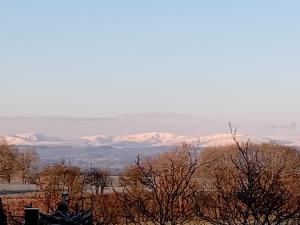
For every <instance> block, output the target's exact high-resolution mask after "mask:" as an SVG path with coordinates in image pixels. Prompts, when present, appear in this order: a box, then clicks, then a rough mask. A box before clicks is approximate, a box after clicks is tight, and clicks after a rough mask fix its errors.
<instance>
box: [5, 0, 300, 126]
mask: <svg viewBox="0 0 300 225" xmlns="http://www.w3.org/2000/svg"><path fill="white" fill-rule="evenodd" d="M299 37H300V2H299V1H296V0H295V1H279V0H278V1H275V0H272V1H271V0H270V1H268V0H265V1H261V0H257V1H253V0H252V1H241V0H237V1H224V0H219V1H200V0H197V1H196V0H195V1H188V0H187V1H174V0H173V1H167V0H165V1H163V0H157V1H150V0H149V1H140V0H139V1H138V0H137V1H130V0H127V1H124V0H120V1H74V0H72V1H61V0H56V1H55V0H51V1H6V2H5V1H1V4H0V78H1V80H0V81H1V88H0V103H1V111H0V116H25V117H27V116H79V117H89V116H91V117H97V116H111V115H119V114H131V113H145V112H172V113H180V114H193V115H205V116H212V117H222V118H228V120H230V119H232V118H243V117H245V118H246V117H251V118H253V117H256V118H260V119H264V118H265V119H270V118H271V119H272V118H274V119H284V120H291V121H294V120H297V119H298V118H297V117H298V116H299V114H300V104H299V97H300V88H299V86H300V74H299V72H300V70H299V68H300V64H299V60H300V57H299V56H300V41H299Z"/></svg>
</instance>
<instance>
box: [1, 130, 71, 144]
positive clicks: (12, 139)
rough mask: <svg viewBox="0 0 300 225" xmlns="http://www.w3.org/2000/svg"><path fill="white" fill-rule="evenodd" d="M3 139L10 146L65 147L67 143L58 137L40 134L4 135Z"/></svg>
mask: <svg viewBox="0 0 300 225" xmlns="http://www.w3.org/2000/svg"><path fill="white" fill-rule="evenodd" d="M1 137H2V139H3V140H4V141H5V142H6V143H7V144H10V145H64V144H66V141H65V140H63V139H61V138H57V137H48V136H45V135H43V134H40V133H24V134H16V135H2V136H1Z"/></svg>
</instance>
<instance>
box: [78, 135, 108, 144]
mask: <svg viewBox="0 0 300 225" xmlns="http://www.w3.org/2000/svg"><path fill="white" fill-rule="evenodd" d="M77 139H78V140H81V141H83V142H85V143H86V144H88V145H95V146H97V145H108V144H111V143H112V138H111V137H108V136H106V135H102V134H99V135H93V136H83V137H79V138H77Z"/></svg>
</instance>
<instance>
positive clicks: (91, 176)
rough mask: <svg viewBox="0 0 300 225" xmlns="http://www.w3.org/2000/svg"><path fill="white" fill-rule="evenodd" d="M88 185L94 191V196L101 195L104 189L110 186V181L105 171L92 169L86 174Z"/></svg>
mask: <svg viewBox="0 0 300 225" xmlns="http://www.w3.org/2000/svg"><path fill="white" fill-rule="evenodd" d="M87 181H89V182H88V184H89V185H90V186H91V187H92V188H93V189H95V194H96V195H99V194H103V192H104V189H105V188H107V187H109V186H110V185H111V182H112V181H111V179H110V176H109V172H108V171H106V170H101V169H98V168H92V169H91V171H90V172H88V179H87Z"/></svg>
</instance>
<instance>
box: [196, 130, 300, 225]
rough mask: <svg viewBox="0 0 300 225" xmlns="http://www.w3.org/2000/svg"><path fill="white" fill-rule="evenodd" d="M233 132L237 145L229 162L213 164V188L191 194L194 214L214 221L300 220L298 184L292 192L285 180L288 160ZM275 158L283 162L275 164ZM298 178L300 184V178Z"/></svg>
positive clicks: (260, 224)
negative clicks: (240, 137) (279, 157)
mask: <svg viewBox="0 0 300 225" xmlns="http://www.w3.org/2000/svg"><path fill="white" fill-rule="evenodd" d="M232 134H233V139H234V141H235V148H234V149H233V152H232V154H231V155H230V158H229V159H230V161H228V158H227V162H228V164H218V166H217V167H215V168H214V169H215V174H214V176H213V177H212V184H213V185H212V189H211V190H207V192H203V191H200V192H195V193H194V194H193V196H192V199H193V202H194V212H195V214H196V215H197V216H198V218H200V219H202V220H204V221H207V222H209V223H211V224H215V225H225V224H226V225H238V224H244V225H250V224H257V225H270V224H296V223H298V221H299V209H300V208H299V206H300V198H299V186H298V191H297V192H292V191H291V190H290V189H289V186H288V184H287V183H286V182H285V179H284V178H285V177H288V176H287V174H286V172H287V170H288V167H287V163H285V162H284V161H285V160H278V158H277V157H275V158H273V157H272V155H271V154H270V152H269V153H268V154H266V151H265V148H266V147H265V146H264V145H261V146H259V145H253V144H251V143H250V142H249V141H248V142H246V143H244V144H240V143H239V142H238V140H237V138H236V131H232ZM271 146H272V145H271ZM274 146H275V145H273V147H274ZM290 150H291V149H290ZM291 151H292V150H291ZM294 153H295V154H294V156H297V157H299V154H297V152H294ZM277 156H280V155H277ZM275 159H276V160H277V162H279V161H281V162H282V163H279V164H277V165H276V166H274V160H275ZM229 162H230V163H229ZM298 171H299V168H298ZM294 172H295V171H294ZM290 175H291V174H290ZM298 179H299V178H298ZM295 182H297V183H298V184H299V180H298V181H296V180H295Z"/></svg>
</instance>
